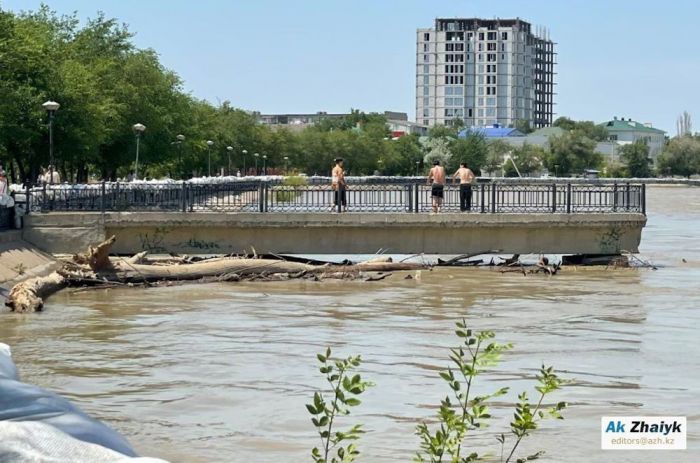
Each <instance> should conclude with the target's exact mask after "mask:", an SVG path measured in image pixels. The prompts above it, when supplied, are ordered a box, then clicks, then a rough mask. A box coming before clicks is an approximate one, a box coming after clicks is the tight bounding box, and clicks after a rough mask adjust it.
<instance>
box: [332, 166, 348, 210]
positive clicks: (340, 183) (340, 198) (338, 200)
mask: <svg viewBox="0 0 700 463" xmlns="http://www.w3.org/2000/svg"><path fill="white" fill-rule="evenodd" d="M331 176H332V179H333V180H332V182H333V183H332V187H333V191H335V201H334V204H335V207H336V210H337V211H338V212H347V210H348V202H347V198H346V194H345V190H346V187H347V185H346V183H345V170H344V169H343V158H335V167H334V168H333V171H332V173H331ZM341 206H342V209H341Z"/></svg>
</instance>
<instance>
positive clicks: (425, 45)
mask: <svg viewBox="0 0 700 463" xmlns="http://www.w3.org/2000/svg"><path fill="white" fill-rule="evenodd" d="M423 51H430V45H429V44H427V43H424V44H423Z"/></svg>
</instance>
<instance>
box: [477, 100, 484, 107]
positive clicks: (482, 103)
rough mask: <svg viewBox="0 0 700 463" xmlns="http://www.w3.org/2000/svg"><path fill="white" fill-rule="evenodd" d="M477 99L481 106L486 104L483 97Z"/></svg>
mask: <svg viewBox="0 0 700 463" xmlns="http://www.w3.org/2000/svg"><path fill="white" fill-rule="evenodd" d="M477 101H478V102H479V103H478V105H479V106H484V99H483V98H479V99H477Z"/></svg>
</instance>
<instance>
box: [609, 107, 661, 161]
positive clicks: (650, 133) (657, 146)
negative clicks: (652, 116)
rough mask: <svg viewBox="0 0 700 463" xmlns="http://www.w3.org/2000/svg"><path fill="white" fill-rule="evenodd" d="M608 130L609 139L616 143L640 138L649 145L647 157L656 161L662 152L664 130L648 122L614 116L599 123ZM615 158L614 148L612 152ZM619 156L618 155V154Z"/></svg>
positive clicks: (625, 142)
mask: <svg viewBox="0 0 700 463" xmlns="http://www.w3.org/2000/svg"><path fill="white" fill-rule="evenodd" d="M599 125H601V126H602V127H605V130H607V131H608V135H609V140H610V141H611V142H614V143H615V144H616V145H618V146H620V145H626V144H630V143H634V142H636V141H639V140H642V141H644V142H645V143H646V144H647V146H649V157H650V158H651V160H652V161H653V162H654V163H656V159H657V158H658V157H659V155H660V154H661V153H662V152H663V150H664V146H665V145H666V132H664V131H663V130H660V129H655V128H654V127H652V125H651V124H650V123H645V124H642V123H641V122H636V121H633V120H632V119H629V118H628V119H625V118H621V119H618V118H617V117H614V118H613V120H611V121H607V122H603V123H602V124H599ZM612 156H613V159H614V160H615V157H616V156H615V150H613V153H612ZM618 157H619V156H618Z"/></svg>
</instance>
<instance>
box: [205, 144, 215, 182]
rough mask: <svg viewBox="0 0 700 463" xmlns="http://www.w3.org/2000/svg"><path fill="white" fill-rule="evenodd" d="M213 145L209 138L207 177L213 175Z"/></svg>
mask: <svg viewBox="0 0 700 463" xmlns="http://www.w3.org/2000/svg"><path fill="white" fill-rule="evenodd" d="M213 145H214V142H213V141H211V140H207V166H208V168H207V177H211V147H212V146H213Z"/></svg>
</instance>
